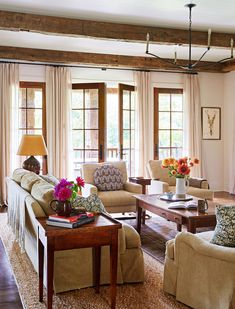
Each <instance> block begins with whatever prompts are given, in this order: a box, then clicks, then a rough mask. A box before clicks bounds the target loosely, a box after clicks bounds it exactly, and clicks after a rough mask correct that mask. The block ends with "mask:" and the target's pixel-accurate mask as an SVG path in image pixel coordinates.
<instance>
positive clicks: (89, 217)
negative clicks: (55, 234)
mask: <svg viewBox="0 0 235 309" xmlns="http://www.w3.org/2000/svg"><path fill="white" fill-rule="evenodd" d="M94 220H95V216H94V214H93V213H90V212H86V213H82V214H79V215H75V216H71V217H64V216H58V215H57V214H54V215H50V216H49V217H48V219H47V221H46V223H47V225H52V226H58V227H65V228H68V229H74V228H77V227H79V226H81V225H83V224H87V223H90V222H93V221H94Z"/></svg>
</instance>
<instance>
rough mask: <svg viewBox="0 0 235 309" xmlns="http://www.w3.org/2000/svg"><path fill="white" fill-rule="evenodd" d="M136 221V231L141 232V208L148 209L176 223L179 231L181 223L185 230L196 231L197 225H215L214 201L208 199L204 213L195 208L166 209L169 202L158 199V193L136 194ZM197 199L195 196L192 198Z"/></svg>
mask: <svg viewBox="0 0 235 309" xmlns="http://www.w3.org/2000/svg"><path fill="white" fill-rule="evenodd" d="M134 197H135V198H136V214H137V217H136V221H137V231H138V232H139V233H140V232H141V216H142V210H144V211H145V210H148V211H150V212H152V213H154V214H156V215H158V216H160V217H162V218H165V219H166V220H168V221H171V222H175V223H176V224H177V230H178V231H181V229H182V225H185V226H186V227H187V231H188V232H191V233H196V229H197V228H198V227H214V226H215V225H216V217H215V203H213V202H212V201H208V204H209V209H208V210H207V212H206V213H199V212H198V211H197V210H183V209H168V206H169V204H170V202H166V201H163V200H160V199H159V195H158V194H151V195H144V194H136V195H134ZM194 199H196V200H197V198H194Z"/></svg>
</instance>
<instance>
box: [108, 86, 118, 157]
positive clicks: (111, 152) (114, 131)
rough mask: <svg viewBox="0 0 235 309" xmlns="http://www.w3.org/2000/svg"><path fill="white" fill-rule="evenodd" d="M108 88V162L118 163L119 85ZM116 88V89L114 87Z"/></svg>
mask: <svg viewBox="0 0 235 309" xmlns="http://www.w3.org/2000/svg"><path fill="white" fill-rule="evenodd" d="M112 86H113V87H108V88H107V91H106V93H107V95H106V98H107V101H106V111H107V113H106V115H107V119H106V145H107V151H106V158H105V160H106V161H109V162H110V161H118V160H120V158H119V154H120V152H119V117H118V113H119V102H118V88H117V85H112ZM114 86H116V87H114Z"/></svg>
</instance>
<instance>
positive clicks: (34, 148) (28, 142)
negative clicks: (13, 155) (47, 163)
mask: <svg viewBox="0 0 235 309" xmlns="http://www.w3.org/2000/svg"><path fill="white" fill-rule="evenodd" d="M47 154H48V152H47V148H46V144H45V141H44V138H43V136H42V135H35V134H34V135H33V134H24V135H23V136H22V138H21V142H20V146H19V148H18V151H17V155H20V156H30V157H29V158H28V159H26V160H25V161H24V162H23V164H22V167H23V168H24V169H26V170H29V171H31V172H34V173H36V174H39V172H40V163H39V161H38V160H37V159H36V158H35V157H34V156H45V155H47Z"/></svg>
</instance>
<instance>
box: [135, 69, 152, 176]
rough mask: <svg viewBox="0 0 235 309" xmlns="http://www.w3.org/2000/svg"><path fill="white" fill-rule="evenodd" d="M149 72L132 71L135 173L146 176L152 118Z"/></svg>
mask: <svg viewBox="0 0 235 309" xmlns="http://www.w3.org/2000/svg"><path fill="white" fill-rule="evenodd" d="M150 77H151V76H150V72H134V81H135V87H136V134H135V135H136V139H135V140H136V142H135V145H136V155H135V158H136V175H137V176H147V171H146V166H147V163H148V161H149V160H150V159H152V153H151V149H152V143H153V132H152V129H151V128H152V122H151V119H152V118H153V114H152V109H151V101H150V100H151V81H150Z"/></svg>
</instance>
